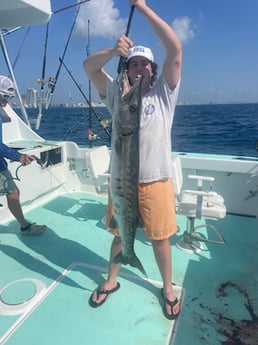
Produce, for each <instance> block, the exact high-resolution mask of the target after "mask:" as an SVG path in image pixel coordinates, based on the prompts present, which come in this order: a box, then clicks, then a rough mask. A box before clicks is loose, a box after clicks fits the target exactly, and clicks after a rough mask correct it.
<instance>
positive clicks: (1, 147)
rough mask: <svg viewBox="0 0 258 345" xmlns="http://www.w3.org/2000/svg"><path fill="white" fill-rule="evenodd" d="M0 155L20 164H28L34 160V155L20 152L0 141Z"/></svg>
mask: <svg viewBox="0 0 258 345" xmlns="http://www.w3.org/2000/svg"><path fill="white" fill-rule="evenodd" d="M0 156H1V157H4V158H7V159H10V160H11V161H16V162H20V163H21V164H22V165H28V164H30V163H31V162H33V161H34V160H35V157H34V156H32V155H27V154H21V153H19V152H18V151H17V150H15V149H13V148H11V147H8V146H7V145H5V144H4V143H0Z"/></svg>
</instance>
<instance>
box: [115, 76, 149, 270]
mask: <svg viewBox="0 0 258 345" xmlns="http://www.w3.org/2000/svg"><path fill="white" fill-rule="evenodd" d="M126 79H127V75H126V72H125V71H124V72H122V73H121V77H120V80H119V81H118V82H119V86H120V87H119V106H118V111H117V112H116V113H115V114H113V118H112V128H113V129H112V146H111V147H112V154H111V185H110V192H111V199H112V203H113V207H114V214H115V222H116V223H117V226H118V229H119V233H120V236H121V239H122V251H121V252H120V253H118V254H117V255H116V257H115V258H114V259H113V262H115V263H122V264H124V265H127V264H129V265H131V266H133V267H136V268H138V269H139V270H140V271H141V272H142V273H143V274H144V275H145V276H146V272H145V270H144V268H143V266H142V264H141V262H140V260H139V259H138V258H137V256H136V254H135V252H134V240H135V234H136V230H137V227H138V225H139V210H138V177H139V128H140V111H141V83H142V77H141V76H139V78H138V79H137V81H136V82H135V83H134V84H133V86H132V87H131V88H130V90H129V91H128V92H125V89H126V85H128V84H127V80H126Z"/></svg>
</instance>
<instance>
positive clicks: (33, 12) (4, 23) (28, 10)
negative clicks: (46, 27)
mask: <svg viewBox="0 0 258 345" xmlns="http://www.w3.org/2000/svg"><path fill="white" fill-rule="evenodd" d="M50 17H51V4H50V0H9V1H0V28H10V27H14V26H26V25H37V24H38V25H39V24H45V23H47V22H48V21H49V19H50Z"/></svg>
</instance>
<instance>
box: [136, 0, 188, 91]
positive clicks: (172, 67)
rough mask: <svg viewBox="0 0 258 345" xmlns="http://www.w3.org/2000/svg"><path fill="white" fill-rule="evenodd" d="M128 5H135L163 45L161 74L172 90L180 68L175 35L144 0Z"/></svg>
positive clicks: (179, 52) (179, 54) (180, 57)
mask: <svg viewBox="0 0 258 345" xmlns="http://www.w3.org/2000/svg"><path fill="white" fill-rule="evenodd" d="M130 5H131V6H133V5H135V7H136V9H137V10H138V12H139V13H141V14H142V15H143V16H144V17H145V18H146V19H147V21H148V22H149V24H150V26H151V27H152V29H153V31H154V32H155V33H156V35H157V36H158V37H159V39H160V41H161V43H162V44H163V46H164V48H165V50H166V57H165V61H164V64H163V73H164V75H165V78H166V80H167V82H168V84H169V86H170V88H171V89H172V90H173V89H174V88H175V86H176V84H177V82H178V80H179V78H180V75H181V66H182V47H181V43H180V41H179V39H178V37H177V35H176V33H175V32H174V30H173V29H172V28H171V26H169V25H168V24H167V23H166V22H165V21H164V20H163V19H161V18H160V17H159V16H158V15H157V14H156V13H155V12H154V11H153V10H152V9H151V8H150V7H149V6H148V5H147V4H146V1H145V0H130Z"/></svg>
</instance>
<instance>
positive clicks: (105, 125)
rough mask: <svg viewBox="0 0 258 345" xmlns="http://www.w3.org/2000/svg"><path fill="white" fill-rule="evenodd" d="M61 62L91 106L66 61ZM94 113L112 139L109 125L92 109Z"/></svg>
mask: <svg viewBox="0 0 258 345" xmlns="http://www.w3.org/2000/svg"><path fill="white" fill-rule="evenodd" d="M59 61H60V63H61V64H63V66H64V68H65V70H66V71H67V73H68V74H69V76H70V77H71V78H72V80H73V82H74V83H75V85H76V86H77V88H78V90H79V91H80V93H81V94H82V96H83V98H84V99H85V101H86V102H87V103H88V105H89V106H90V101H89V100H88V98H87V97H86V95H85V93H84V92H83V91H82V88H81V87H80V85H79V84H78V83H77V81H76V80H75V79H74V77H73V75H72V73H71V72H70V71H69V69H68V68H67V66H66V65H65V63H64V61H63V60H62V59H61V58H59ZM92 112H93V114H94V115H95V116H96V119H97V120H98V121H99V123H100V126H101V128H102V129H103V130H104V131H105V132H106V133H107V135H108V136H109V137H110V136H111V131H110V128H109V126H108V125H107V123H106V121H105V120H103V119H102V118H101V117H100V116H99V115H98V114H97V113H96V112H95V110H94V109H93V108H92Z"/></svg>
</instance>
